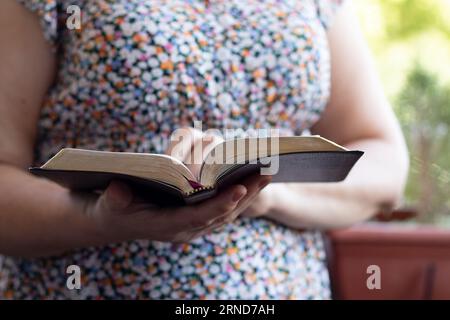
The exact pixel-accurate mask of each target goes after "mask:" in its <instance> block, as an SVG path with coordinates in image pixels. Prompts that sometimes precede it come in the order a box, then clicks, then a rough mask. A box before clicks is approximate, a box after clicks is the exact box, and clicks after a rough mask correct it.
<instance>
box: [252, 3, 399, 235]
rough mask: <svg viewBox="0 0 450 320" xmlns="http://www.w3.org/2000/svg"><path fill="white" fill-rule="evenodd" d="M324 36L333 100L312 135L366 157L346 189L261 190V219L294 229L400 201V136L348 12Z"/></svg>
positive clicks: (353, 218) (347, 220)
mask: <svg viewBox="0 0 450 320" xmlns="http://www.w3.org/2000/svg"><path fill="white" fill-rule="evenodd" d="M328 36H329V43H330V49H331V60H332V77H331V78H332V80H331V81H332V83H331V85H332V90H331V97H330V101H329V104H328V106H327V108H326V110H325V112H324V114H323V115H322V117H321V119H320V121H319V122H317V123H316V124H315V125H314V127H313V128H312V132H313V133H315V134H319V135H322V136H324V137H326V138H329V139H331V140H333V141H336V142H337V143H339V144H341V145H344V146H346V147H348V148H349V149H357V150H362V151H365V154H364V156H363V157H362V158H361V159H360V161H359V162H358V163H357V165H356V166H355V167H354V168H353V170H352V171H351V173H350V174H349V176H348V177H347V179H346V180H345V181H344V182H341V183H335V184H282V185H275V184H274V185H270V186H269V187H268V188H266V190H264V191H263V194H262V196H261V198H265V201H262V202H261V203H263V204H264V205H263V206H260V207H259V209H258V210H259V213H260V214H261V213H262V212H268V215H267V217H269V218H271V219H274V220H277V221H279V222H281V223H283V224H286V225H288V226H291V227H294V228H332V227H341V226H348V225H351V224H353V223H356V222H359V221H362V220H364V219H367V218H369V217H371V216H373V215H374V214H375V213H377V212H379V211H381V210H389V209H391V208H392V207H394V206H395V205H396V203H397V202H398V201H399V199H400V198H401V196H402V193H403V188H404V184H405V180H406V175H407V171H408V156H407V150H406V146H405V142H404V140H403V136H402V133H401V129H400V127H399V124H398V122H397V120H396V118H395V115H394V113H393V111H392V110H391V108H390V105H389V103H388V101H387V99H386V97H385V96H384V94H383V90H382V87H381V84H380V81H379V79H378V76H377V74H376V71H375V68H374V66H373V63H372V59H371V56H370V53H369V50H368V48H367V45H366V43H365V42H364V39H363V37H362V35H361V33H360V31H359V29H358V22H357V19H356V17H355V15H354V13H353V12H352V10H351V7H349V6H348V5H347V6H346V7H344V8H342V9H341V11H340V12H339V13H338V15H337V16H336V20H335V23H334V25H333V27H332V28H331V30H330V31H329V35H328ZM258 210H257V211H258ZM253 215H255V212H253ZM256 215H258V212H256Z"/></svg>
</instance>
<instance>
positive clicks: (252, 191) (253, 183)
mask: <svg viewBox="0 0 450 320" xmlns="http://www.w3.org/2000/svg"><path fill="white" fill-rule="evenodd" d="M271 181H272V176H256V177H250V178H249V179H248V180H247V181H244V183H243V184H244V185H245V186H246V188H247V190H248V192H247V195H246V196H245V197H244V198H243V199H242V200H241V201H240V202H239V205H238V207H237V208H236V215H239V214H241V213H242V212H243V211H244V210H245V209H246V208H248V207H249V206H250V205H251V204H252V202H254V201H255V199H256V198H257V197H258V195H259V193H260V192H261V191H262V190H263V189H264V188H265V187H267V186H268V185H269V184H270V182H271Z"/></svg>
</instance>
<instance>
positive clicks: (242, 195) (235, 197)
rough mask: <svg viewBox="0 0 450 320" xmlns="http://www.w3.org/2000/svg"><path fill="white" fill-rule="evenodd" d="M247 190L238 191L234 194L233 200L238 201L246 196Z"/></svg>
mask: <svg viewBox="0 0 450 320" xmlns="http://www.w3.org/2000/svg"><path fill="white" fill-rule="evenodd" d="M245 194H246V192H242V191H238V192H235V193H234V194H233V198H232V200H233V202H238V201H239V200H241V199H242V198H243V197H244V196H245Z"/></svg>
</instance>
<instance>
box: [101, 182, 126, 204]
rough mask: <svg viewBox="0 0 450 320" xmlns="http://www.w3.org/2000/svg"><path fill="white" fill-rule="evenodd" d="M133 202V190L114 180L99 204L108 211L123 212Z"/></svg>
mask: <svg viewBox="0 0 450 320" xmlns="http://www.w3.org/2000/svg"><path fill="white" fill-rule="evenodd" d="M132 202H133V192H132V191H131V189H130V188H129V187H128V186H127V185H126V184H124V183H122V182H119V181H112V182H111V183H110V184H109V186H108V188H106V190H105V191H104V192H103V194H102V195H101V196H100V198H99V199H98V205H99V206H100V208H101V209H102V210H105V211H106V212H123V211H124V210H125V209H126V208H127V207H129V206H130V205H131V203H132Z"/></svg>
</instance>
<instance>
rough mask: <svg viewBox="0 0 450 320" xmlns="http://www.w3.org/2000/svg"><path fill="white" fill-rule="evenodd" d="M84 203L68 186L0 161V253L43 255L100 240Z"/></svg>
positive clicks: (91, 243)
mask: <svg viewBox="0 0 450 320" xmlns="http://www.w3.org/2000/svg"><path fill="white" fill-rule="evenodd" d="M83 203H84V201H81V200H80V198H79V196H77V195H74V194H73V193H71V192H70V191H68V190H67V189H64V188H62V187H60V186H58V185H56V184H54V183H51V182H48V181H46V180H44V179H38V178H35V177H33V176H31V175H29V174H28V173H26V172H25V171H23V170H22V169H19V168H16V167H13V166H8V165H1V164H0V253H1V254H6V255H13V256H23V257H34V256H45V255H52V254H58V253H62V252H64V251H66V250H70V249H74V248H77V247H83V246H89V245H96V244H100V243H102V242H103V241H104V239H102V237H101V236H100V235H99V234H98V233H97V230H96V227H95V224H94V223H93V222H92V219H90V218H89V217H87V216H86V215H85V214H84V213H83V212H84V209H83Z"/></svg>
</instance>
